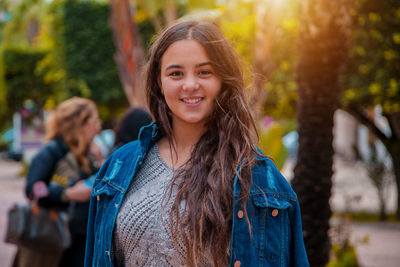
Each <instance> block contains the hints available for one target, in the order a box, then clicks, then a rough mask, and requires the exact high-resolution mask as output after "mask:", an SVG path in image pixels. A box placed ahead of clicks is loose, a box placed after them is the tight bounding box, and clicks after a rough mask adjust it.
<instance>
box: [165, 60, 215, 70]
mask: <svg viewBox="0 0 400 267" xmlns="http://www.w3.org/2000/svg"><path fill="white" fill-rule="evenodd" d="M206 65H210V66H211V62H209V61H207V62H203V63H199V64H196V68H199V67H202V66H206ZM169 69H183V67H182V66H181V65H169V66H168V67H166V68H165V71H167V70H169Z"/></svg>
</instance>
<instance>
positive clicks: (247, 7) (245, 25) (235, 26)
mask: <svg viewBox="0 0 400 267" xmlns="http://www.w3.org/2000/svg"><path fill="white" fill-rule="evenodd" d="M219 9H220V11H221V17H220V19H219V24H220V27H221V30H222V32H223V33H224V35H225V36H226V37H227V39H228V40H230V41H231V43H232V45H233V47H234V48H235V50H236V52H237V53H238V54H239V55H240V56H241V58H242V59H243V60H244V63H245V64H246V65H247V66H252V65H253V62H254V41H255V27H256V22H255V19H256V18H255V15H254V3H252V2H251V1H246V0H235V1H230V4H229V5H225V6H220V7H219Z"/></svg>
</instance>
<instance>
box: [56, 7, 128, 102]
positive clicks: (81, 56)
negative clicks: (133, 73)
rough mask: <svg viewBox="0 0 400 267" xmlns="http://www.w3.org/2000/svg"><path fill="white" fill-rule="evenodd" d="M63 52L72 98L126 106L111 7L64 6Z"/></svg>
mask: <svg viewBox="0 0 400 267" xmlns="http://www.w3.org/2000/svg"><path fill="white" fill-rule="evenodd" d="M64 9H65V10H64V16H63V22H64V34H63V41H64V53H65V67H66V74H67V79H68V82H69V87H70V88H69V89H70V90H71V91H70V95H71V96H72V95H82V96H85V97H90V98H91V99H93V100H94V101H95V102H96V103H98V104H107V105H109V106H110V107H111V106H115V105H121V104H126V100H125V96H124V93H123V90H122V88H121V84H120V81H119V78H118V73H117V69H116V64H115V62H114V59H113V55H114V51H115V49H114V45H113V42H112V36H111V31H110V27H109V24H108V14H109V8H108V5H106V4H98V3H95V2H78V1H66V2H65V4H64Z"/></svg>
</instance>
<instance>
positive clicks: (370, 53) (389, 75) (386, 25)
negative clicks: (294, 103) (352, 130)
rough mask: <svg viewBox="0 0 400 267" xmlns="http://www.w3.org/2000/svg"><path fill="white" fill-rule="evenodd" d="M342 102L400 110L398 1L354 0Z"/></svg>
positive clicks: (385, 110)
mask: <svg viewBox="0 0 400 267" xmlns="http://www.w3.org/2000/svg"><path fill="white" fill-rule="evenodd" d="M352 15H353V24H354V29H353V46H352V48H351V52H350V60H349V63H348V67H347V71H346V73H347V75H346V76H345V77H344V79H343V84H344V87H345V88H347V89H346V91H345V93H344V96H343V104H344V105H357V106H360V107H368V106H372V105H381V106H382V107H383V110H384V112H386V113H394V112H399V111H400V65H399V64H398V62H399V59H400V2H399V1H396V0H387V1H378V0H356V2H355V7H354V10H353V11H352Z"/></svg>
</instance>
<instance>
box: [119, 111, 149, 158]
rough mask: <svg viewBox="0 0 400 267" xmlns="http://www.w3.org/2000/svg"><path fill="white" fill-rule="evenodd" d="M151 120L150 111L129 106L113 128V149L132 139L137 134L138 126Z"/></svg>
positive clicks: (135, 137)
mask: <svg viewBox="0 0 400 267" xmlns="http://www.w3.org/2000/svg"><path fill="white" fill-rule="evenodd" d="M151 122H152V118H151V115H150V113H148V112H147V111H146V110H144V109H140V108H131V109H129V110H128V111H127V112H126V113H125V114H124V116H123V117H122V119H121V121H120V122H119V124H118V126H117V129H116V130H115V142H114V148H113V151H115V150H117V149H118V148H120V147H121V146H123V145H125V144H127V143H129V142H131V141H134V140H136V139H137V138H138V136H139V131H140V128H142V127H143V126H145V125H148V124H150V123H151Z"/></svg>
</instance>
